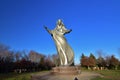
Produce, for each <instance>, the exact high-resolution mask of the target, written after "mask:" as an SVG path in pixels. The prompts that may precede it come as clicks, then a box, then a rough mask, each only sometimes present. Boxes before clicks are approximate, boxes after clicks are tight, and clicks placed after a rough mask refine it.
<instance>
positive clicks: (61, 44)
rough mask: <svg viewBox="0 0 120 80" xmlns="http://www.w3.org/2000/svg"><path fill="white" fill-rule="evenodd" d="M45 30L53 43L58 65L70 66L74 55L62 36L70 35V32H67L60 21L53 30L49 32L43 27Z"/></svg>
mask: <svg viewBox="0 0 120 80" xmlns="http://www.w3.org/2000/svg"><path fill="white" fill-rule="evenodd" d="M45 29H46V30H47V31H48V32H49V33H50V34H51V36H52V37H53V39H54V41H55V44H56V48H57V52H58V55H59V59H60V65H63V66H64V65H71V64H72V63H73V62H74V53H73V50H72V49H71V47H70V46H69V45H68V43H67V41H66V38H65V37H64V35H65V34H67V33H70V32H71V31H72V30H67V29H66V28H65V26H64V24H63V23H62V21H61V20H60V19H59V20H58V22H57V26H56V27H55V29H54V30H49V29H48V28H47V27H45Z"/></svg>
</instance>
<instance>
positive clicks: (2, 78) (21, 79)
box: [0, 71, 46, 80]
mask: <svg viewBox="0 0 120 80" xmlns="http://www.w3.org/2000/svg"><path fill="white" fill-rule="evenodd" d="M44 72H46V71H42V72H32V73H21V74H17V73H7V74H1V73H0V80H30V79H31V75H33V74H40V73H44Z"/></svg>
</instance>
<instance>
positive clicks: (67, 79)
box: [31, 72, 102, 80]
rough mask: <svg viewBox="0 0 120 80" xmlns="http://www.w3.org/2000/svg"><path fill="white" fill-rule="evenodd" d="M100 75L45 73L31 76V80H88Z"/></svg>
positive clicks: (90, 73)
mask: <svg viewBox="0 0 120 80" xmlns="http://www.w3.org/2000/svg"><path fill="white" fill-rule="evenodd" d="M97 76H100V77H102V75H100V74H98V73H94V72H81V74H79V75H51V74H50V72H45V73H43V74H36V75H32V78H31V80H74V78H75V77H77V78H78V80H90V79H92V78H94V77H97Z"/></svg>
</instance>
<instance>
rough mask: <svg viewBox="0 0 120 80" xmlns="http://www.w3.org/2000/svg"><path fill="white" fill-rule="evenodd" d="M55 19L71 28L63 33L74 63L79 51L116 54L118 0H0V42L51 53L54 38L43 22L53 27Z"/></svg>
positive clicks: (119, 20)
mask: <svg viewBox="0 0 120 80" xmlns="http://www.w3.org/2000/svg"><path fill="white" fill-rule="evenodd" d="M58 19H62V20H63V23H64V24H65V26H66V27H67V28H68V29H72V30H73V31H72V32H71V33H69V34H67V35H65V37H66V38H67V41H68V43H69V44H70V46H71V47H72V48H73V50H74V53H75V63H79V58H80V56H81V53H84V54H85V55H89V54H90V53H94V55H95V56H97V54H96V51H98V50H102V51H103V52H104V53H105V54H103V56H107V55H111V54H114V55H115V56H116V57H118V58H120V54H119V55H118V48H120V1H119V0H0V43H4V44H6V45H9V46H10V47H11V48H12V49H14V50H24V49H25V50H28V51H29V50H35V51H37V52H40V53H43V54H46V55H49V54H54V53H56V48H55V44H54V41H53V40H52V37H51V36H50V35H49V34H48V33H47V32H46V31H45V29H44V28H43V25H46V26H47V27H48V28H49V29H54V27H55V25H56V21H57V20H58Z"/></svg>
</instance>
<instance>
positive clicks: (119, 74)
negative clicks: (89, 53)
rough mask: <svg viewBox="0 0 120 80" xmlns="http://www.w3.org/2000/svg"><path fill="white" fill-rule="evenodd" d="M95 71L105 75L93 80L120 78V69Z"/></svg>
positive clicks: (115, 79) (114, 79)
mask: <svg viewBox="0 0 120 80" xmlns="http://www.w3.org/2000/svg"><path fill="white" fill-rule="evenodd" d="M95 72H97V73H100V74H102V75H103V76H104V77H103V78H100V77H97V78H94V79H92V80H120V70H102V71H95Z"/></svg>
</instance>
